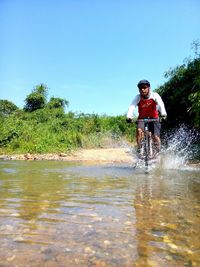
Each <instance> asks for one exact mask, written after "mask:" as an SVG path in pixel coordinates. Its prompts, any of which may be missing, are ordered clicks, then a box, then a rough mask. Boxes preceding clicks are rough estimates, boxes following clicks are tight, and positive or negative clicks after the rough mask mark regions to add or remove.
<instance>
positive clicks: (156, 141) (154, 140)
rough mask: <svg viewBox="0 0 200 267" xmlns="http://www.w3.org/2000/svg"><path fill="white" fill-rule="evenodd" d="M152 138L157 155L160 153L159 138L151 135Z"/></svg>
mask: <svg viewBox="0 0 200 267" xmlns="http://www.w3.org/2000/svg"><path fill="white" fill-rule="evenodd" d="M152 138H153V143H154V146H155V150H156V153H158V152H160V149H161V141H160V137H159V136H157V135H152Z"/></svg>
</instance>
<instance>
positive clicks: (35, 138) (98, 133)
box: [0, 107, 135, 153]
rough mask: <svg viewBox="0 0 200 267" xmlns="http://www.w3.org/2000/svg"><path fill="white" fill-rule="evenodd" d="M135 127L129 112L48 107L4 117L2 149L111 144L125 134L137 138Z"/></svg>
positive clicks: (39, 149) (60, 148) (50, 149)
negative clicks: (110, 113) (104, 113)
mask: <svg viewBox="0 0 200 267" xmlns="http://www.w3.org/2000/svg"><path fill="white" fill-rule="evenodd" d="M134 131H135V127H134V125H128V124H127V123H126V121H125V116H117V117H114V116H99V115H96V114H83V113H80V114H75V113H73V112H68V113H64V112H63V109H62V108H51V109H50V108H48V107H45V108H43V109H38V110H35V111H32V112H26V111H20V112H18V113H13V114H11V115H10V116H4V117H1V118H0V152H1V153H27V152H29V153H51V152H54V153H55V152H66V151H70V150H73V149H77V148H95V147H105V146H106V147H109V146H111V145H113V144H117V143H118V142H119V141H120V140H121V139H123V138H126V139H129V140H133V135H134ZM129 135H131V137H130V136H129Z"/></svg>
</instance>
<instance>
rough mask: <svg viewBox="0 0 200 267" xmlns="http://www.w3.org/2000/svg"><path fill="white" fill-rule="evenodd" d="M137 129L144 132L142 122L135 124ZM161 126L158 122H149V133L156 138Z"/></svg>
mask: <svg viewBox="0 0 200 267" xmlns="http://www.w3.org/2000/svg"><path fill="white" fill-rule="evenodd" d="M137 128H140V129H142V130H143V131H144V122H141V121H139V122H137ZM160 129H161V124H160V122H159V121H151V122H149V131H150V132H151V133H152V134H153V135H156V136H160Z"/></svg>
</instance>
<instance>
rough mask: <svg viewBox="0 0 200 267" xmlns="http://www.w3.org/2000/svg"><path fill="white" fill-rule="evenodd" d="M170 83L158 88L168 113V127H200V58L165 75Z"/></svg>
mask: <svg viewBox="0 0 200 267" xmlns="http://www.w3.org/2000/svg"><path fill="white" fill-rule="evenodd" d="M165 77H166V78H168V81H167V82H166V83H165V84H164V85H162V86H160V87H159V88H157V92H158V93H160V95H161V96H162V98H163V101H164V103H165V105H166V109H167V113H168V127H175V126H177V125H178V124H181V123H186V124H188V125H190V126H195V127H200V116H199V115H200V111H199V110H200V93H199V92H200V57H198V58H195V59H193V60H190V61H189V62H188V63H187V64H183V65H181V66H177V67H176V68H174V69H171V70H170V71H168V72H167V73H166V74H165Z"/></svg>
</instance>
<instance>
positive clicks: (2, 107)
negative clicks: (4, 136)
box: [0, 99, 19, 116]
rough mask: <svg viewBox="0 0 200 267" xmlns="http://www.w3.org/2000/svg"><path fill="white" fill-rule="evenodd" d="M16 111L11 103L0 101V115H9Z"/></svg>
mask: <svg viewBox="0 0 200 267" xmlns="http://www.w3.org/2000/svg"><path fill="white" fill-rule="evenodd" d="M18 109H19V108H18V107H17V106H16V105H15V104H14V103H12V102H11V101H8V100H3V99H0V115H3V116H6V115H10V114H12V113H13V112H15V111H16V110H18Z"/></svg>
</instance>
